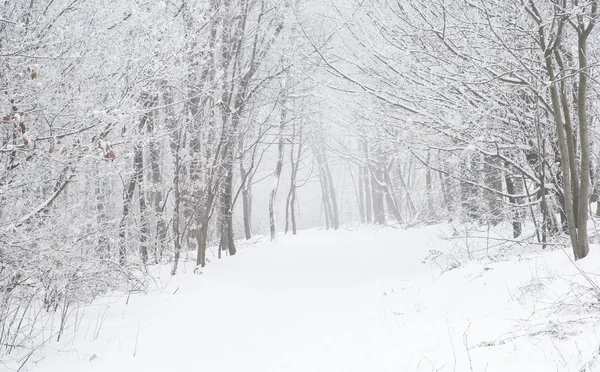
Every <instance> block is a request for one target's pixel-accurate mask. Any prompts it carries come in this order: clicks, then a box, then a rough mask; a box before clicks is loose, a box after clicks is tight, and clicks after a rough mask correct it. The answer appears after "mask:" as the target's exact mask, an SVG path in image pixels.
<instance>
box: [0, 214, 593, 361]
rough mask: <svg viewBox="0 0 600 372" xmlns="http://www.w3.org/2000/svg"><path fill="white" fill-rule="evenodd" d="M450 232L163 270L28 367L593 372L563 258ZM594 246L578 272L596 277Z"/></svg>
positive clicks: (295, 244)
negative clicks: (482, 244) (173, 272)
mask: <svg viewBox="0 0 600 372" xmlns="http://www.w3.org/2000/svg"><path fill="white" fill-rule="evenodd" d="M451 233H452V230H451V229H450V227H449V226H428V227H419V228H409V229H404V228H392V227H386V228H374V227H365V228H360V229H358V230H355V231H350V230H340V231H335V232H334V231H320V230H309V231H301V232H299V235H298V236H284V235H279V236H278V239H277V240H276V242H274V243H271V242H269V241H267V239H266V238H264V239H262V240H261V241H259V242H256V243H254V244H244V245H241V246H240V249H239V252H238V254H237V255H236V256H232V257H226V258H224V259H222V260H220V261H217V260H213V261H212V262H211V263H209V264H208V265H207V267H205V268H204V269H203V270H202V274H201V275H199V274H193V264H192V262H186V263H185V264H184V265H182V269H183V271H185V272H182V273H181V274H180V275H177V276H175V277H170V276H169V275H168V272H169V270H168V269H169V268H168V267H163V268H160V270H158V271H157V272H156V273H155V275H156V277H155V280H154V281H153V285H155V286H157V287H158V289H157V290H154V291H150V292H149V293H148V294H142V293H140V294H133V295H131V296H127V295H117V294H113V295H111V296H108V297H106V298H103V299H98V300H97V301H95V302H94V303H93V304H92V305H89V306H88V307H87V308H86V311H85V314H84V315H83V317H81V316H80V317H79V318H78V321H77V324H76V327H71V328H70V329H69V330H68V331H67V332H66V333H65V335H64V336H63V338H62V339H61V341H60V342H55V340H52V342H50V343H48V344H46V346H45V347H44V348H42V349H41V350H40V351H38V352H37V353H35V354H34V355H33V356H32V357H31V358H30V363H29V364H28V365H27V366H28V369H27V370H29V371H33V372H54V371H63V372H69V371H73V372H75V371H77V372H79V371H91V372H94V371H111V372H121V371H122V372H126V371H127V372H132V371H157V372H158V371H160V372H162V371H198V370H202V371H224V372H229V371H231V372H233V371H236V372H237V371H245V372H252V371H257V372H258V371H260V372H266V371H290V372H292V371H298V372H300V371H303V372H305V371H323V372H325V371H326V372H335V371H390V372H391V371H395V372H397V371H487V372H500V371H503V372H505V371H507V370H510V371H511V372H521V371H523V372H525V371H526V372H536V371H540V372H541V371H543V372H547V371H579V370H580V369H581V368H582V367H584V366H585V365H586V364H589V368H588V369H587V370H583V371H587V372H595V371H600V364H599V365H596V366H595V367H594V366H592V365H593V364H594V363H597V359H598V355H597V354H598V352H597V348H598V343H599V340H598V337H597V335H596V331H597V330H598V320H597V319H598V310H599V309H600V307H599V306H598V299H597V298H596V297H595V296H594V292H592V291H590V290H589V287H590V285H589V283H588V282H587V281H586V280H585V278H584V277H583V275H582V274H581V273H580V272H579V270H578V269H577V267H576V266H575V265H574V264H573V263H572V262H571V260H570V259H569V255H568V254H565V253H569V252H563V251H562V250H554V251H542V250H541V249H537V248H531V247H527V248H521V249H520V251H519V250H518V249H516V248H515V249H512V250H511V252H510V254H508V253H506V252H505V251H502V250H499V249H498V250H496V251H494V252H495V253H494V254H490V251H487V252H486V253H485V254H480V255H475V256H474V257H473V259H472V260H464V259H463V258H462V256H461V254H460V252H459V251H458V249H459V245H458V244H457V243H456V241H454V240H451V239H446V238H447V237H449V236H451V235H452V234H451ZM597 249H598V248H597V247H596V246H593V247H592V253H591V254H590V257H589V258H587V259H586V260H584V261H583V262H582V263H581V265H580V266H581V269H582V270H585V271H587V272H599V270H598V268H600V259H599V258H600V257H598V252H597ZM430 250H435V251H436V252H437V254H436V257H437V258H435V259H431V257H432V256H431V254H430ZM428 257H429V258H428ZM447 257H453V258H452V259H450V260H448V262H455V263H454V264H450V265H447V264H446V263H444V262H443V260H444V259H445V258H447ZM578 264H579V263H578ZM589 275H590V278H591V279H592V280H595V278H596V277H595V276H591V274H589ZM127 302H128V303H127ZM5 366H6V367H7V368H12V369H14V370H16V368H18V364H16V363H13V364H12V365H11V364H10V363H8V364H6V365H5ZM1 368H2V367H1V365H0V369H1ZM594 368H596V369H594ZM9 370H10V369H9Z"/></svg>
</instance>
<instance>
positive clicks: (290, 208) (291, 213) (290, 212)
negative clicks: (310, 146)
mask: <svg viewBox="0 0 600 372" xmlns="http://www.w3.org/2000/svg"><path fill="white" fill-rule="evenodd" d="M292 125H293V127H292V129H293V132H292V146H291V150H290V164H291V168H292V169H291V175H290V190H289V191H288V196H287V200H286V203H285V233H286V234H287V232H288V227H289V223H290V222H291V224H292V234H293V235H296V213H295V209H296V204H295V202H296V176H297V175H298V168H299V166H300V158H301V156H302V128H303V126H300V130H299V133H298V152H297V154H296V157H295V158H294V143H293V141H295V140H296V122H295V121H293V122H292Z"/></svg>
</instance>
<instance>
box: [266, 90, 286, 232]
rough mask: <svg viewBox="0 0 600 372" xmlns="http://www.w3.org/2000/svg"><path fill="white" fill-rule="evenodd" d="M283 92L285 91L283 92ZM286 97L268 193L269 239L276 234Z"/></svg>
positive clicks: (283, 103)
mask: <svg viewBox="0 0 600 372" xmlns="http://www.w3.org/2000/svg"><path fill="white" fill-rule="evenodd" d="M284 94H285V93H284ZM285 104H286V97H285V96H284V98H283V100H282V104H281V119H280V122H279V136H278V137H279V143H278V145H277V164H276V165H275V172H274V173H273V188H272V189H271V193H270V194H269V228H270V232H271V240H275V237H276V235H277V226H276V225H277V222H276V221H275V207H276V201H277V190H278V189H279V181H280V179H281V170H282V169H283V156H284V154H283V143H284V142H283V132H284V129H285V125H286V121H287V109H286V108H285Z"/></svg>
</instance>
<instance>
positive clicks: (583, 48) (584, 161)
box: [575, 18, 595, 258]
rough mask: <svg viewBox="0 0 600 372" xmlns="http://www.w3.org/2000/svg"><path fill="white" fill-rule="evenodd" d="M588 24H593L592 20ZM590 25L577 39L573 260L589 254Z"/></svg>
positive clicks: (593, 20)
mask: <svg viewBox="0 0 600 372" xmlns="http://www.w3.org/2000/svg"><path fill="white" fill-rule="evenodd" d="M590 22H595V19H594V18H592V20H591V21H590ZM592 26H593V23H591V24H590V25H589V26H588V28H587V29H586V30H584V31H581V32H580V34H579V38H578V44H579V48H578V56H579V90H578V97H577V98H578V99H577V116H578V118H579V142H580V146H581V172H580V177H581V183H580V185H579V192H578V195H579V207H578V210H577V212H578V213H579V216H578V218H577V220H578V222H579V225H578V236H577V240H578V244H579V246H578V252H577V253H576V255H575V258H584V257H585V256H587V255H588V253H589V245H588V234H587V221H588V208H589V193H590V157H591V156H590V138H589V128H588V119H587V85H588V83H587V74H588V70H589V69H588V62H587V35H589V31H591V27H592Z"/></svg>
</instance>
